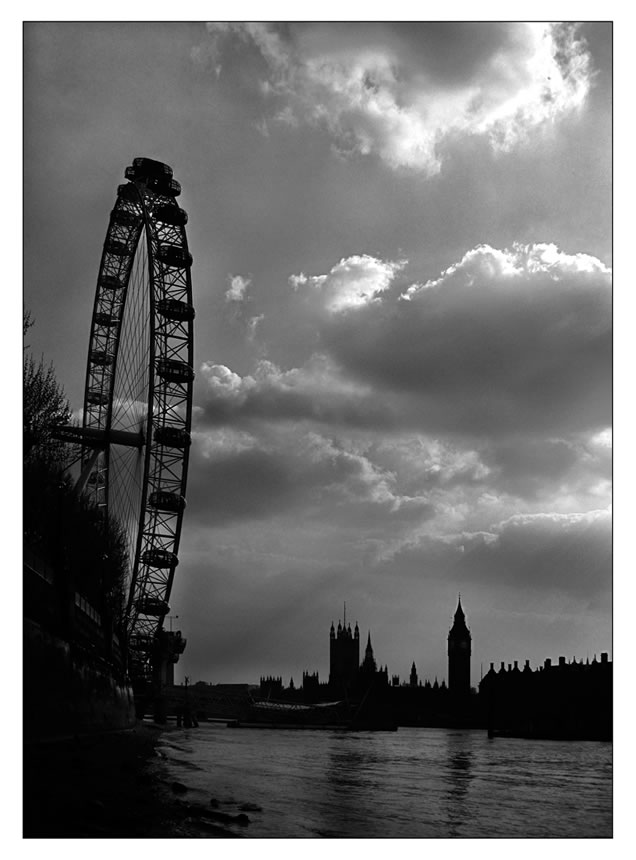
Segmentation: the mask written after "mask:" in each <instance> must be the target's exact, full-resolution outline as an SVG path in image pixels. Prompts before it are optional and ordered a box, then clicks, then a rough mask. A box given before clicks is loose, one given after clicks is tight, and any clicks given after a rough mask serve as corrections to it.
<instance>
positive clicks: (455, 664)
mask: <svg viewBox="0 0 636 860" xmlns="http://www.w3.org/2000/svg"><path fill="white" fill-rule="evenodd" d="M471 641H472V639H471V635H470V630H469V629H468V627H467V626H466V616H465V615H464V610H463V609H462V598H461V594H460V595H459V599H458V601H457V609H456V610H455V619H454V621H453V626H452V627H451V629H450V632H449V634H448V689H449V691H450V692H451V694H453V695H459V696H466V695H468V694H469V693H470V654H471Z"/></svg>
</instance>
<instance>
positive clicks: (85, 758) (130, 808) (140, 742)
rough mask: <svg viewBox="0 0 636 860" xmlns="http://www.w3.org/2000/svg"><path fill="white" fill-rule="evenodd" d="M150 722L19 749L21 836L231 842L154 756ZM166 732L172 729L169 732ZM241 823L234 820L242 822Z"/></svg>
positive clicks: (154, 737)
mask: <svg viewBox="0 0 636 860" xmlns="http://www.w3.org/2000/svg"><path fill="white" fill-rule="evenodd" d="M163 731H165V729H163V728H158V727H156V726H153V725H151V724H138V725H137V726H136V727H135V728H134V729H131V730H129V731H123V732H112V733H108V734H101V735H93V736H83V737H78V738H74V739H68V740H59V741H50V742H46V743H31V744H27V745H26V746H25V750H24V795H23V797H24V818H23V822H24V825H23V826H24V831H23V834H24V837H25V838H84V839H100V838H105V839H109V838H113V839H117V838H120V839H121V838H164V839H165V838H184V837H190V836H195V835H202V834H201V830H202V829H204V830H205V836H207V837H212V838H214V837H219V838H232V837H235V836H238V835H240V830H239V831H238V832H237V831H236V830H229V829H227V828H226V827H225V825H226V824H230V825H233V824H236V822H234V821H229V820H228V821H221V820H218V813H216V812H214V810H213V808H212V807H210V809H209V810H207V809H204V808H200V807H197V806H194V805H192V804H190V803H188V801H187V786H183V785H180V784H177V783H171V781H170V780H169V779H168V777H167V775H166V773H165V771H164V769H163V767H162V764H161V759H160V758H159V757H158V756H157V754H156V752H155V747H156V744H157V741H158V739H159V736H160V733H161V732H163ZM167 731H170V729H167ZM240 823H241V822H239V824H240Z"/></svg>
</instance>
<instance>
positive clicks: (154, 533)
mask: <svg viewBox="0 0 636 860" xmlns="http://www.w3.org/2000/svg"><path fill="white" fill-rule="evenodd" d="M157 165H158V167H157ZM126 178H127V179H129V180H130V181H129V182H128V183H127V184H125V185H120V186H119V188H118V194H117V200H116V203H115V207H114V209H113V211H112V213H111V218H110V222H109V226H108V231H107V234H106V240H105V242H104V250H103V253H102V259H101V264H100V269H99V275H98V280H97V290H96V295H95V304H94V309H93V318H92V322H91V334H90V343H89V353H88V364H87V372H86V387H85V395H84V416H83V428H82V433H83V434H84V435H83V439H84V441H86V439H88V438H89V437H91V436H92V438H93V439H97V440H98V442H95V443H94V444H93V443H91V447H92V448H93V449H94V448H95V447H96V445H98V444H99V440H102V444H101V447H100V448H99V453H98V454H97V455H95V454H94V453H93V452H92V451H91V450H89V448H88V447H86V448H85V449H84V454H83V459H84V462H85V464H86V463H89V459H91V458H92V459H93V463H92V467H90V466H89V468H90V469H91V470H90V476H89V477H88V484H87V487H88V492H89V494H90V495H91V497H92V499H93V501H94V502H95V503H96V504H97V505H98V506H100V507H103V508H105V510H106V511H107V513H108V516H109V517H112V518H114V519H115V520H116V521H117V522H119V523H120V525H121V526H122V527H123V528H124V530H125V534H126V538H127V544H128V552H129V556H128V558H129V571H128V583H127V585H128V588H127V591H128V594H127V608H126V631H127V634H128V636H127V638H128V646H129V653H130V656H131V669H132V671H133V674H134V675H136V676H137V677H140V676H143V677H148V676H149V673H150V670H151V666H150V657H151V651H152V646H153V641H154V638H155V637H156V634H157V633H158V632H159V630H160V629H161V627H162V625H163V619H164V617H165V615H166V613H167V612H168V609H169V607H168V601H169V598H170V592H171V589H172V582H173V579H174V573H175V568H176V566H177V564H178V549H179V541H180V535H181V527H182V521H183V512H184V508H185V490H186V480H187V467H188V451H189V441H190V428H191V412H192V386H193V379H194V373H193V372H192V360H193V319H194V310H193V306H192V284H191V277H190V264H191V257H190V254H189V252H188V246H187V237H186V233H185V224H186V222H187V216H186V214H185V213H184V212H183V210H181V209H180V208H179V207H178V206H177V204H176V202H175V197H176V196H177V195H178V193H179V192H180V188H179V185H178V183H176V182H175V181H174V180H173V179H172V170H171V169H170V168H169V167H167V165H161V164H160V163H158V162H152V161H150V160H149V159H135V161H134V162H133V166H132V167H130V168H127V170H126Z"/></svg>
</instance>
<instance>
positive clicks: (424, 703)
mask: <svg viewBox="0 0 636 860" xmlns="http://www.w3.org/2000/svg"><path fill="white" fill-rule="evenodd" d="M345 613H346V607H345ZM360 656H361V655H360V628H359V626H358V623H357V622H356V624H355V626H354V628H353V629H352V628H351V624H347V621H346V614H345V616H344V620H343V621H340V620H339V621H338V626H337V627H335V626H334V624H333V622H332V624H331V628H330V630H329V680H328V682H327V683H321V682H320V679H319V675H318V672H311V673H310V672H307V671H305V672H303V677H302V686H300V687H299V688H298V689H294V688H293V684H292V683H291V682H290V685H289V688H284V687H283V685H282V679H281V678H280V677H279V676H278V677H276V676H274V677H272V676H268V677H262V678H261V684H260V688H261V690H260V692H261V696H264V697H266V698H268V699H283V700H286V701H299V702H305V703H318V702H336V701H344V702H346V703H348V704H349V705H351V706H355V707H358V705H356V703H359V705H360V707H361V706H362V705H364V707H365V716H366V719H368V720H369V722H370V723H371V724H374V725H377V724H378V723H382V724H384V725H386V724H392V725H395V726H397V725H400V726H440V727H441V726H446V727H456V728H483V729H486V728H487V729H488V731H489V732H490V733H492V734H493V735H494V734H510V735H521V736H524V737H557V738H567V737H573V738H574V737H576V738H580V739H596V740H609V739H610V738H611V735H612V664H611V662H610V660H609V658H608V655H607V654H606V653H603V654H602V655H601V660H600V662H598V663H597V661H596V658H594V660H593V661H592V662H591V663H590V662H589V660H588V661H587V662H586V663H584V662H583V661H580V662H577V660H576V659H573V661H572V662H571V663H569V664H568V663H566V659H565V657H560V658H559V661H558V665H555V666H553V665H552V663H551V661H550V660H549V659H548V660H546V661H545V663H544V665H543V666H541V667H539V668H537V669H536V670H534V671H533V670H532V669H531V668H530V663H529V661H528V660H526V661H525V666H524V668H523V670H521V669H520V668H519V665H518V661H516V660H515V661H514V664H508V668H507V669H506V664H505V663H504V662H502V663H501V668H500V669H499V671H495V668H494V663H491V664H490V670H489V671H488V672H487V674H486V675H485V676H484V677H483V678H482V680H481V682H480V684H479V690H478V691H477V690H475V689H474V688H472V687H471V657H472V634H471V632H470V629H469V628H468V625H467V623H466V615H465V612H464V608H463V606H462V602H461V595H459V597H458V600H457V608H456V609H455V614H454V617H453V623H452V625H451V627H450V630H449V631H448V634H447V657H448V684H447V682H446V679H442V680H441V681H438V679H437V678H435V679H434V681H433V683H431V681H430V680H428V679H427V680H425V681H424V682H423V681H422V680H420V678H419V677H418V672H417V667H416V664H415V661H413V662H412V664H411V670H410V674H409V677H408V681H405V682H403V683H400V678H399V676H398V675H392V676H391V681H390V682H389V673H388V668H387V667H386V666H384V667H382V666H380V667H378V664H377V662H376V659H375V655H374V652H373V645H372V644H371V632H370V631H369V632H368V634H367V641H366V646H365V649H364V656H363V657H362V660H361V659H360Z"/></svg>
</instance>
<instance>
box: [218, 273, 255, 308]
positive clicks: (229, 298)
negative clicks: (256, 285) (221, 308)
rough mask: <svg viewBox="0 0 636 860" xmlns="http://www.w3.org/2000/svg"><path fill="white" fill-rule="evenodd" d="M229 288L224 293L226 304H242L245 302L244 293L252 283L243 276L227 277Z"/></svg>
mask: <svg viewBox="0 0 636 860" xmlns="http://www.w3.org/2000/svg"><path fill="white" fill-rule="evenodd" d="M228 280H229V282H230V288H229V290H227V291H226V293H225V300H226V302H242V301H244V300H245V291H246V290H247V288H248V287H249V286H250V284H251V283H252V280H251V278H246V277H244V276H243V275H229V276H228Z"/></svg>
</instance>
